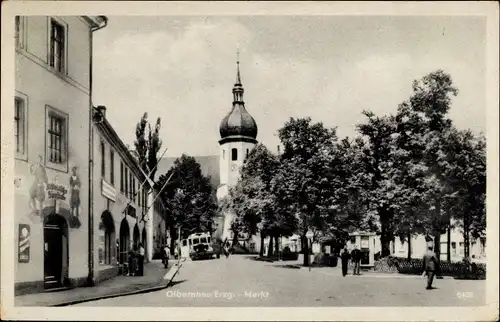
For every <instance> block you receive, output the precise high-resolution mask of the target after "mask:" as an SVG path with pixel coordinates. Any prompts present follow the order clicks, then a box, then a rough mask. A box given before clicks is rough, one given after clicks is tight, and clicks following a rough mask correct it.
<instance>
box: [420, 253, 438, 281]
mask: <svg viewBox="0 0 500 322" xmlns="http://www.w3.org/2000/svg"><path fill="white" fill-rule="evenodd" d="M438 266H439V261H438V259H437V257H436V253H434V251H432V246H429V247H428V249H427V252H426V253H425V254H424V258H423V265H422V270H423V271H424V272H423V273H422V276H424V274H426V275H427V287H426V289H428V290H430V289H432V281H433V280H434V275H435V273H436V270H437V269H438Z"/></svg>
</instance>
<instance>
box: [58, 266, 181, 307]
mask: <svg viewBox="0 0 500 322" xmlns="http://www.w3.org/2000/svg"><path fill="white" fill-rule="evenodd" d="M176 266H177V264H175V266H173V267H172V268H171V269H170V270H169V271H168V272H167V273H166V274H165V276H166V275H167V274H168V273H169V272H170V271H171V270H172V269H174V268H176ZM181 266H182V265H181ZM179 268H180V267H177V269H176V270H175V272H174V274H172V277H171V278H169V279H168V280H166V283H165V282H163V281H164V280H165V276H164V277H163V278H162V282H160V283H161V284H163V285H157V286H153V287H148V288H144V289H140V290H135V291H130V292H125V293H114V294H109V295H103V296H97V297H92V298H87V299H79V300H74V301H70V302H64V303H58V304H53V305H49V307H63V306H70V305H75V304H80V303H85V302H93V301H99V300H105V299H110V298H114V297H121V296H129V295H137V294H144V293H150V292H155V291H160V290H163V289H166V288H167V287H168V286H169V285H170V283H171V282H172V280H173V278H174V277H175V275H177V273H178V272H179Z"/></svg>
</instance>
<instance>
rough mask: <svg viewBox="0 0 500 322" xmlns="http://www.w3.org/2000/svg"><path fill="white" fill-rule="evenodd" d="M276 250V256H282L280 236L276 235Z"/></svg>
mask: <svg viewBox="0 0 500 322" xmlns="http://www.w3.org/2000/svg"><path fill="white" fill-rule="evenodd" d="M274 246H275V247H274V250H275V252H276V256H279V255H280V243H279V237H278V235H277V234H276V235H275V236H274Z"/></svg>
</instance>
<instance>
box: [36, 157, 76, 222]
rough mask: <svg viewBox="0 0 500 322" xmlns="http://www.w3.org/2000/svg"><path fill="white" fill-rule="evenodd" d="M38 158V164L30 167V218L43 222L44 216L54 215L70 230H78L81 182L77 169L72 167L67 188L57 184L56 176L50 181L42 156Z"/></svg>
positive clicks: (57, 177)
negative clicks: (65, 223)
mask: <svg viewBox="0 0 500 322" xmlns="http://www.w3.org/2000/svg"><path fill="white" fill-rule="evenodd" d="M38 158H39V161H38V163H35V164H32V165H31V166H30V174H31V176H32V179H33V181H32V183H31V185H30V188H29V206H30V209H31V214H32V216H33V217H38V218H40V220H41V222H43V219H44V218H45V217H46V216H48V215H50V214H53V213H56V214H59V215H61V216H63V217H64V218H65V219H66V220H67V222H68V225H69V227H70V228H79V227H80V226H81V221H80V213H81V202H80V189H81V181H80V176H79V174H78V167H76V166H74V167H72V175H71V176H70V178H69V186H67V185H65V184H63V183H60V182H59V176H58V175H55V176H54V178H53V179H52V180H50V179H49V177H48V175H47V169H46V168H45V165H44V164H43V159H42V156H38ZM68 192H69V194H68ZM68 198H69V200H68Z"/></svg>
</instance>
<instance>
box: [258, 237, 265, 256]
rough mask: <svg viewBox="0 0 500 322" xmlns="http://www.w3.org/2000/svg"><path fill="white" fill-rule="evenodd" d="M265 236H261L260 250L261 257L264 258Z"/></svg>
mask: <svg viewBox="0 0 500 322" xmlns="http://www.w3.org/2000/svg"><path fill="white" fill-rule="evenodd" d="M264 238H265V237H264V235H263V234H261V235H260V250H259V256H260V257H262V256H264Z"/></svg>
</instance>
